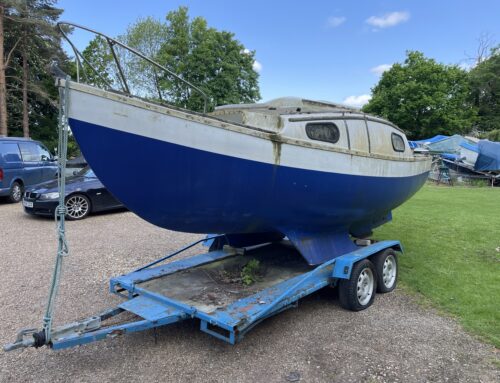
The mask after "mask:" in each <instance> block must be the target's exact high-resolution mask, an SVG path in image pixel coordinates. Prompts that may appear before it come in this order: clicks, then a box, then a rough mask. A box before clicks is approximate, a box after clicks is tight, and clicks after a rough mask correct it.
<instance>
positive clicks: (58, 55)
mask: <svg viewBox="0 0 500 383" xmlns="http://www.w3.org/2000/svg"><path fill="white" fill-rule="evenodd" d="M55 4H56V1H55V0H27V1H25V2H24V1H23V2H19V1H14V2H10V5H11V8H8V9H7V10H6V15H8V18H7V17H6V18H5V19H4V22H5V31H4V32H5V36H4V37H5V40H4V49H5V51H6V52H10V51H11V50H12V56H11V62H10V65H9V67H8V68H7V70H6V76H7V111H8V127H9V135H11V136H21V135H22V134H23V127H22V111H23V104H22V85H23V84H22V70H23V67H22V66H23V60H22V57H23V54H25V55H26V57H27V62H28V85H27V88H28V105H27V108H28V113H29V128H30V135H31V137H32V138H34V139H37V140H41V141H42V142H44V143H45V144H46V145H47V147H48V148H50V149H51V150H52V149H53V148H54V144H53V143H54V142H57V116H58V108H57V103H58V91H57V89H56V87H55V85H54V79H53V77H52V75H51V74H50V73H49V70H48V68H49V66H50V64H51V63H52V62H53V61H58V62H59V64H60V66H61V67H62V69H63V70H67V69H68V61H67V57H66V55H65V54H64V52H63V51H62V48H61V41H60V35H59V33H58V32H57V31H56V28H55V23H56V21H57V20H58V18H59V15H60V14H61V13H62V9H59V8H56V7H55V6H54V5H55ZM16 42H17V44H16Z"/></svg>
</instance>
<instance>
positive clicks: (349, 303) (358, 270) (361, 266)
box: [339, 259, 377, 311]
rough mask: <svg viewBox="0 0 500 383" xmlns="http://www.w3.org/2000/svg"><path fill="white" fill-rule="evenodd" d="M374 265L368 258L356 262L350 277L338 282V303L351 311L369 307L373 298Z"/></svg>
mask: <svg viewBox="0 0 500 383" xmlns="http://www.w3.org/2000/svg"><path fill="white" fill-rule="evenodd" d="M375 275H376V273H375V267H373V263H371V262H370V261H369V260H368V259H364V260H362V261H359V262H358V263H356V264H355V265H354V267H353V269H352V272H351V278H350V279H341V280H340V282H339V300H340V305H341V306H342V307H343V308H345V309H348V310H351V311H361V310H364V309H367V308H368V307H370V306H371V305H372V303H373V300H374V299H375V290H376V289H377V280H376V278H375Z"/></svg>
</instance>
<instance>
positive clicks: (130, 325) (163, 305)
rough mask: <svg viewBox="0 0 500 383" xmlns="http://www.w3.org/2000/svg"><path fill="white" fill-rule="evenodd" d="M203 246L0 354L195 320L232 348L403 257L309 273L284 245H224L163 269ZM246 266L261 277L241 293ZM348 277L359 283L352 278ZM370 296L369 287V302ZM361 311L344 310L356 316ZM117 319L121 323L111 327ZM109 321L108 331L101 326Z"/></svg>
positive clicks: (368, 247) (359, 255) (122, 280)
mask: <svg viewBox="0 0 500 383" xmlns="http://www.w3.org/2000/svg"><path fill="white" fill-rule="evenodd" d="M203 241H206V239H203V240H200V241H197V242H194V243H193V244H191V245H189V246H186V247H185V248H183V249H181V250H179V251H177V252H174V253H172V254H169V255H167V256H165V257H163V258H160V259H159V260H157V261H154V262H152V263H150V264H148V265H146V266H144V267H141V268H139V269H137V270H135V271H133V272H131V273H129V274H125V275H122V276H119V277H115V278H112V279H111V280H110V291H111V292H112V293H114V294H116V295H118V296H120V297H121V298H123V299H124V301H123V302H122V303H120V304H118V305H117V306H116V307H114V308H111V309H109V310H106V311H104V312H102V313H100V314H98V315H95V316H92V317H89V318H86V319H83V320H80V321H76V322H73V323H69V324H67V325H63V326H61V327H56V328H53V329H52V331H51V336H50V339H49V340H48V341H46V336H45V332H44V331H43V330H42V331H37V330H35V329H24V330H21V331H20V332H19V333H18V336H17V339H16V341H15V342H14V343H12V344H8V345H6V346H5V347H4V350H5V351H11V350H15V349H18V348H24V347H41V346H44V345H46V346H48V347H49V348H52V349H54V350H59V349H64V348H68V347H73V346H78V345H82V344H86V343H90V342H94V341H98V340H101V339H106V338H113V337H116V336H118V335H124V334H127V333H132V332H138V331H143V330H147V329H152V328H157V327H160V326H165V325H168V324H173V323H177V322H180V321H183V320H187V319H195V320H199V321H200V329H201V331H203V332H206V333H208V334H210V335H212V336H215V337H216V338H218V339H221V340H223V341H226V342H228V343H230V344H235V343H237V342H238V341H240V340H241V339H242V338H243V336H244V335H245V334H246V333H247V332H248V331H249V330H251V329H252V328H253V327H254V326H255V325H257V324H258V323H259V322H261V321H263V320H264V319H266V318H268V317H270V316H272V315H275V314H277V313H280V312H282V311H284V310H286V309H289V308H292V307H296V306H297V304H298V301H299V299H301V298H303V297H305V296H307V295H309V294H312V293H313V292H315V291H317V290H319V289H321V288H323V287H326V286H336V285H337V284H338V283H339V282H340V283H342V282H341V281H352V277H353V276H352V274H355V272H353V270H355V268H356V265H358V264H360V263H361V262H363V261H364V262H366V260H371V261H372V262H370V263H373V264H374V265H375V266H376V265H377V263H379V262H377V260H376V259H374V257H380V256H381V255H384V254H387V252H389V253H390V254H393V257H394V259H395V251H400V252H402V247H401V244H400V243H399V241H381V242H374V243H373V242H370V241H364V246H360V245H357V249H356V250H355V251H352V252H349V253H347V254H344V255H341V256H339V257H336V258H334V259H332V260H329V261H327V262H324V263H323V264H321V265H319V266H310V265H308V264H307V262H306V261H305V260H304V259H303V258H302V256H301V255H300V254H299V252H298V251H297V250H296V249H295V248H294V247H293V246H292V245H291V244H289V242H288V241H286V240H285V241H282V242H280V243H271V244H264V245H260V246H254V247H249V248H233V247H230V246H227V245H226V246H224V247H223V249H220V250H215V251H208V252H206V253H203V254H199V255H195V256H191V257H189V258H183V259H180V260H177V261H173V262H169V263H163V262H164V261H165V260H167V259H169V258H172V257H173V256H175V255H178V254H180V253H182V252H183V251H185V250H187V249H189V248H191V247H192V246H194V245H196V244H198V243H200V242H203ZM251 260H257V261H258V262H259V265H260V266H259V269H260V272H259V273H260V274H259V275H258V277H257V278H256V280H255V282H254V283H252V284H251V285H249V286H246V285H244V284H243V283H241V281H240V280H238V275H239V273H240V271H241V269H242V267H244V266H245V265H247V264H248V262H250V261H251ZM161 263H163V264H161ZM394 266H397V264H396V265H394ZM374 270H375V269H374ZM375 272H378V271H376V270H375ZM354 277H355V278H356V279H358V280H361V276H360V274H359V273H358V274H356V275H354ZM358 280H356V281H352V283H354V286H356V284H357V286H358V293H359V288H360V285H359V281H358ZM375 280H376V278H375ZM361 288H363V286H361ZM375 289H376V286H375V288H373V290H372V291H373V294H375ZM340 294H343V292H342V291H340ZM358 295H359V294H358ZM371 301H373V300H371ZM341 303H342V298H341ZM370 304H371V302H370ZM368 306H369V305H367V306H366V307H368ZM366 307H361V308H357V309H356V308H353V307H350V308H351V309H354V310H355V311H358V310H360V309H363V308H366ZM127 313H128V314H129V315H126V314H127ZM130 314H132V315H130ZM119 316H120V317H126V320H125V321H123V322H121V323H119V324H116V320H117V319H118V317H119ZM110 319H112V320H113V322H114V323H115V324H109V325H107V324H106V323H107V321H108V320H110Z"/></svg>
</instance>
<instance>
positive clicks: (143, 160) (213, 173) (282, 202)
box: [70, 119, 427, 264]
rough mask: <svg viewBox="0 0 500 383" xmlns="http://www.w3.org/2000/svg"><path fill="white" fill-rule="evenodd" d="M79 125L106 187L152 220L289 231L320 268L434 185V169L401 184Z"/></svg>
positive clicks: (194, 227) (188, 228) (213, 229)
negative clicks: (429, 184)
mask: <svg viewBox="0 0 500 383" xmlns="http://www.w3.org/2000/svg"><path fill="white" fill-rule="evenodd" d="M70 126H71V129H72V131H73V134H74V136H75V138H76V140H77V141H78V144H79V145H80V148H81V150H82V152H83V154H84V156H85V158H86V159H87V161H88V163H89V164H90V166H91V167H92V169H93V170H94V172H95V173H96V175H97V176H98V178H99V179H100V180H101V181H102V183H103V184H104V185H105V186H106V188H108V190H109V191H110V192H111V193H112V194H113V195H114V196H115V197H116V198H117V199H118V200H120V201H121V202H122V203H123V204H124V205H125V206H127V208H128V209H130V210H131V211H133V212H134V213H136V214H137V215H139V216H140V217H142V218H143V219H145V220H146V221H148V222H151V223H153V224H155V225H157V226H160V227H163V228H166V229H170V230H175V231H182V232H191V233H226V234H244V233H272V235H275V234H276V233H278V234H279V233H282V234H283V235H286V236H288V237H289V238H290V239H291V240H292V242H294V244H295V245H296V246H297V247H298V248H299V251H301V252H302V253H303V255H305V257H306V259H307V260H308V261H309V263H311V264H317V263H321V262H323V261H324V260H325V259H330V258H331V257H332V256H331V255H332V254H339V255H340V254H341V253H344V252H346V251H351V250H352V249H351V246H350V244H351V242H348V235H349V234H351V235H354V236H363V235H365V234H369V233H370V231H371V229H372V228H374V227H376V226H379V225H380V224H382V223H385V222H387V221H388V220H390V218H391V215H390V212H391V210H392V209H393V208H395V207H397V206H398V205H400V204H402V203H403V202H404V201H406V200H407V199H408V198H410V197H411V196H412V195H413V194H414V193H415V192H416V191H417V190H418V189H419V188H420V187H421V186H422V184H423V183H424V182H425V180H426V178H427V172H426V173H423V174H419V175H417V176H412V177H394V178H392V177H367V176H356V175H346V174H337V173H328V172H321V171H313V170H305V169H298V168H291V167H286V166H281V165H273V164H268V163H262V162H257V161H251V160H246V159H241V158H235V157H231V156H226V155H221V154H217V153H212V152H208V151H203V150H198V149H193V148H190V147H186V146H181V145H176V144H172V143H168V142H164V141H160V140H155V139H151V138H147V137H144V136H139V135H135V134H131V133H126V132H123V131H119V130H115V129H110V128H104V127H101V126H98V125H93V124H90V123H88V122H83V121H79V120H75V119H70ZM263 238H264V237H263ZM308 238H309V239H311V238H313V239H314V241H313V243H312V248H311V243H309V244H308V243H307V240H308ZM240 239H241V238H240ZM332 248H333V249H334V250H333V253H332V254H330V255H325V256H321V255H318V254H319V253H322V252H324V251H323V250H325V249H332ZM330 252H332V251H330ZM306 253H310V255H309V256H307V255H306ZM324 257H326V258H324Z"/></svg>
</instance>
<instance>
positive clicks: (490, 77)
mask: <svg viewBox="0 0 500 383" xmlns="http://www.w3.org/2000/svg"><path fill="white" fill-rule="evenodd" d="M469 82H470V88H471V94H470V99H471V101H472V103H473V104H474V105H475V106H476V107H477V109H478V121H477V128H478V130H479V131H483V132H484V131H490V130H497V131H499V130H500V46H498V47H496V48H494V49H493V50H492V53H491V56H490V57H489V58H487V59H486V60H484V61H482V62H480V63H479V64H477V65H476V66H475V67H474V68H473V69H472V70H471V71H470V73H469ZM495 137H497V138H496V139H495V141H499V140H500V139H499V138H498V134H497V135H496V136H495Z"/></svg>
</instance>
